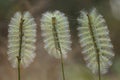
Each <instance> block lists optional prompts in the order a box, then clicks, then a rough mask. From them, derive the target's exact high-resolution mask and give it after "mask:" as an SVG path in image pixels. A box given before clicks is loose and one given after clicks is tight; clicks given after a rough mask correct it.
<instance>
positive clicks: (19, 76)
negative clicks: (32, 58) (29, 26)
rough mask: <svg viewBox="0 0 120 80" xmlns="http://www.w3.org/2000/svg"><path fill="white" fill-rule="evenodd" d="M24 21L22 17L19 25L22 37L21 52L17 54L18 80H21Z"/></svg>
mask: <svg viewBox="0 0 120 80" xmlns="http://www.w3.org/2000/svg"><path fill="white" fill-rule="evenodd" d="M23 22H24V20H23V19H22V18H21V23H20V27H19V31H20V32H19V33H20V35H19V37H20V43H19V54H18V56H17V60H18V80H21V72H20V71H21V70H20V64H21V51H22V38H23V35H24V34H23Z"/></svg>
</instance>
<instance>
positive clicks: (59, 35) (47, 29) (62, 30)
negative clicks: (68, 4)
mask: <svg viewBox="0 0 120 80" xmlns="http://www.w3.org/2000/svg"><path fill="white" fill-rule="evenodd" d="M41 30H42V36H43V38H44V43H45V46H44V47H45V49H46V50H47V51H48V53H49V54H50V55H53V56H54V57H56V58H60V53H59V50H58V48H57V46H56V43H57V44H59V45H60V48H61V51H62V53H63V57H66V54H67V53H68V51H69V50H71V41H70V30H69V23H68V19H67V17H65V15H64V14H63V13H61V12H59V11H54V12H46V13H44V14H43V16H42V18H41Z"/></svg>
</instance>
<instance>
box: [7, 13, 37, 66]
mask: <svg viewBox="0 0 120 80" xmlns="http://www.w3.org/2000/svg"><path fill="white" fill-rule="evenodd" d="M8 32H9V34H8V57H9V60H10V62H11V63H12V66H13V67H14V68H16V67H18V63H19V61H20V62H21V65H22V66H23V67H28V66H29V64H30V63H31V62H32V61H33V59H34V58H35V53H34V51H35V46H34V43H35V41H36V39H35V38H36V23H35V22H34V19H33V18H32V16H31V14H30V13H29V12H25V13H23V14H22V13H20V12H16V13H15V15H14V17H13V18H12V19H11V22H10V24H9V30H8ZM17 58H18V61H17Z"/></svg>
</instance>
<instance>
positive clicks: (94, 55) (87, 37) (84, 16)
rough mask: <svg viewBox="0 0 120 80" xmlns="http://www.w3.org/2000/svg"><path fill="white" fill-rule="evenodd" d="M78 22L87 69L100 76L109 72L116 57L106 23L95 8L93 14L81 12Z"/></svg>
mask: <svg viewBox="0 0 120 80" xmlns="http://www.w3.org/2000/svg"><path fill="white" fill-rule="evenodd" d="M78 22H79V24H80V27H79V28H78V31H79V37H80V43H81V46H82V48H83V51H82V53H83V54H84V57H85V60H86V62H87V67H88V68H90V69H91V70H92V72H93V73H98V74H99V76H100V74H104V73H106V72H107V69H108V68H109V66H111V65H112V61H111V59H112V58H113V57H114V54H113V51H112V48H113V46H112V44H111V40H110V38H109V31H108V28H107V25H106V22H105V20H104V18H103V16H102V15H100V14H99V13H98V12H97V11H96V9H95V8H94V9H92V11H91V12H86V11H81V15H80V17H79V18H78ZM99 80H100V79H99Z"/></svg>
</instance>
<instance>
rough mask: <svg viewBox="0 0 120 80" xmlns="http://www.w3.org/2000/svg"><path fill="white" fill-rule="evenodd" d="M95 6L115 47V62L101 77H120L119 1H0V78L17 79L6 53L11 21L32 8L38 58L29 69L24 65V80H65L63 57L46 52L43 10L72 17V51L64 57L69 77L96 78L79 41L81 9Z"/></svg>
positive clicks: (79, 79) (112, 79)
mask: <svg viewBox="0 0 120 80" xmlns="http://www.w3.org/2000/svg"><path fill="white" fill-rule="evenodd" d="M93 7H96V8H97V9H98V11H99V12H100V13H101V14H102V15H103V16H104V18H105V20H106V22H107V25H108V28H109V30H110V38H111V40H112V43H113V46H114V53H115V58H114V60H113V65H112V66H111V67H110V69H109V71H108V73H107V74H105V75H103V76H102V80H120V54H119V53H120V49H119V48H120V0H0V80H17V69H14V68H12V66H11V64H10V62H9V61H8V56H7V44H8V43H7V40H8V39H7V35H8V24H9V22H10V19H11V17H12V16H13V15H14V13H15V12H16V11H30V12H31V14H32V15H33V16H34V18H35V20H36V23H37V24H38V25H37V42H36V46H37V49H36V54H37V56H36V58H35V60H34V62H33V63H32V64H31V65H30V66H29V67H28V68H26V69H24V68H21V80H62V78H61V67H60V60H59V59H55V58H54V57H52V56H50V55H48V54H47V51H45V50H44V48H43V47H44V43H43V40H42V37H41V30H40V21H39V19H40V18H41V15H42V13H44V12H46V11H54V10H60V11H61V12H64V13H65V14H66V16H67V17H68V18H69V22H70V29H71V35H72V37H71V40H72V42H73V43H72V51H70V52H69V53H68V58H67V59H65V60H64V64H65V76H66V80H97V75H95V74H92V72H91V71H90V70H89V69H88V68H87V67H86V66H85V62H84V59H83V56H82V55H81V47H80V44H79V43H78V37H77V30H76V29H77V26H78V23H77V21H76V18H77V17H78V16H79V12H80V10H82V9H86V10H90V9H91V8H93Z"/></svg>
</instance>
